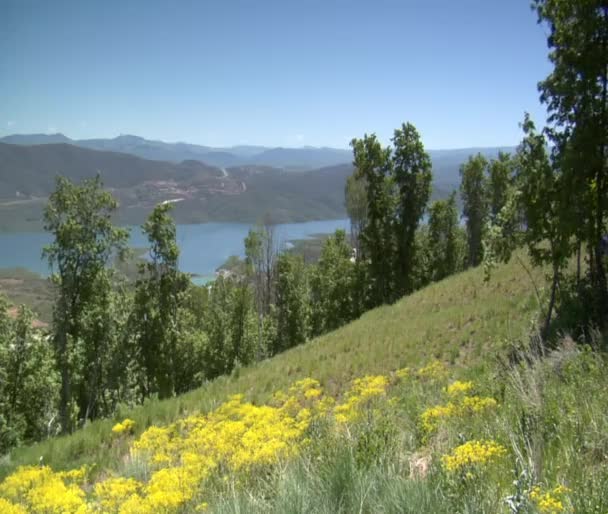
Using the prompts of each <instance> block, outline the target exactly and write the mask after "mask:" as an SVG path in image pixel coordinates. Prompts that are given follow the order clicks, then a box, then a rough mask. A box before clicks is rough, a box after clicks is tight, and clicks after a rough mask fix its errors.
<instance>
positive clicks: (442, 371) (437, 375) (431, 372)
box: [416, 360, 448, 380]
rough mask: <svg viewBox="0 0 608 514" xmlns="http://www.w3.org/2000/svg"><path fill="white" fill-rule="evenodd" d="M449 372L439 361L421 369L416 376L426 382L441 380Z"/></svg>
mask: <svg viewBox="0 0 608 514" xmlns="http://www.w3.org/2000/svg"><path fill="white" fill-rule="evenodd" d="M447 372H448V370H447V369H446V367H445V365H444V364H443V363H441V362H440V361H438V360H435V361H433V362H431V363H430V364H429V365H428V366H425V367H423V368H420V369H419V370H418V372H417V373H416V375H417V376H418V378H422V379H425V380H441V379H443V378H445V377H446V375H447Z"/></svg>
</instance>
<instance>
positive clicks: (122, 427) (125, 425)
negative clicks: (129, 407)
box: [112, 418, 135, 435]
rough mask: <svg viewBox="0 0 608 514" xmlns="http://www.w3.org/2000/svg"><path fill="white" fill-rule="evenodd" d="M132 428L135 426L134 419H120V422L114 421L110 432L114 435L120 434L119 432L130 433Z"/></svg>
mask: <svg viewBox="0 0 608 514" xmlns="http://www.w3.org/2000/svg"><path fill="white" fill-rule="evenodd" d="M134 428H135V421H133V420H132V419H129V418H127V419H125V420H123V421H121V422H120V423H116V425H114V426H113V427H112V432H113V433H114V434H116V435H121V434H124V433H125V432H126V433H127V434H130V433H132V432H133V430H134Z"/></svg>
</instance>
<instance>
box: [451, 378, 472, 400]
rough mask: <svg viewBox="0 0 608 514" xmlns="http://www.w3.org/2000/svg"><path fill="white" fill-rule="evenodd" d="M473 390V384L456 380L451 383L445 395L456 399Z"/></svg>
mask: <svg viewBox="0 0 608 514" xmlns="http://www.w3.org/2000/svg"><path fill="white" fill-rule="evenodd" d="M472 390H473V382H471V381H469V382H461V381H460V380H456V382H452V383H451V384H450V385H449V386H448V387H447V388H446V393H447V395H448V396H451V397H457V396H460V395H461V394H467V393H469V392H471V391H472Z"/></svg>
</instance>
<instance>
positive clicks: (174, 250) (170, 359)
mask: <svg viewBox="0 0 608 514" xmlns="http://www.w3.org/2000/svg"><path fill="white" fill-rule="evenodd" d="M170 212H171V204H160V205H157V206H156V207H155V208H154V210H153V211H152V213H151V214H150V216H149V217H148V220H147V221H146V222H145V223H144V225H143V227H142V230H143V232H144V233H145V234H146V235H147V237H148V241H149V242H150V251H149V260H148V261H147V262H145V263H142V264H141V265H140V269H139V274H140V276H139V279H138V280H137V283H136V286H135V301H134V303H135V304H134V312H133V319H132V326H133V330H134V332H135V334H136V336H135V339H136V342H135V345H136V352H137V354H136V355H137V358H138V359H139V362H140V364H141V366H142V369H143V375H142V377H141V383H142V390H143V392H144V395H145V396H149V395H151V394H154V393H157V394H158V395H159V396H160V397H161V398H167V397H169V396H172V395H173V394H175V392H176V384H177V382H178V375H179V374H183V372H184V370H183V369H180V368H179V367H178V366H177V360H178V359H179V358H180V352H182V351H183V349H182V348H181V347H180V342H181V326H180V313H179V310H180V308H181V307H182V303H183V302H184V301H185V297H186V291H187V289H188V285H189V279H188V276H187V275H186V274H185V273H182V272H181V271H179V268H178V259H179V247H178V246H177V242H176V229H175V223H174V222H173V219H172V218H171V216H170ZM180 380H183V379H180Z"/></svg>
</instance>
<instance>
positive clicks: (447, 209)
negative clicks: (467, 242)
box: [428, 192, 460, 280]
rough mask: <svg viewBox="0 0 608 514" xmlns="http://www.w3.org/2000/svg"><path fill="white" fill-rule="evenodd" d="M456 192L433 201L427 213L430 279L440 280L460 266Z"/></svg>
mask: <svg viewBox="0 0 608 514" xmlns="http://www.w3.org/2000/svg"><path fill="white" fill-rule="evenodd" d="M458 231H459V227H458V209H457V208H456V193H455V192H454V193H452V194H451V195H450V197H449V198H448V199H446V200H437V201H436V202H433V204H432V205H431V208H430V214H429V229H428V244H429V260H430V263H429V265H430V274H431V279H432V280H441V279H443V278H445V277H447V276H449V275H452V274H453V273H455V272H456V271H457V270H458V269H459V268H460V262H459V261H460V251H459V248H458V246H459V245H458Z"/></svg>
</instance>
